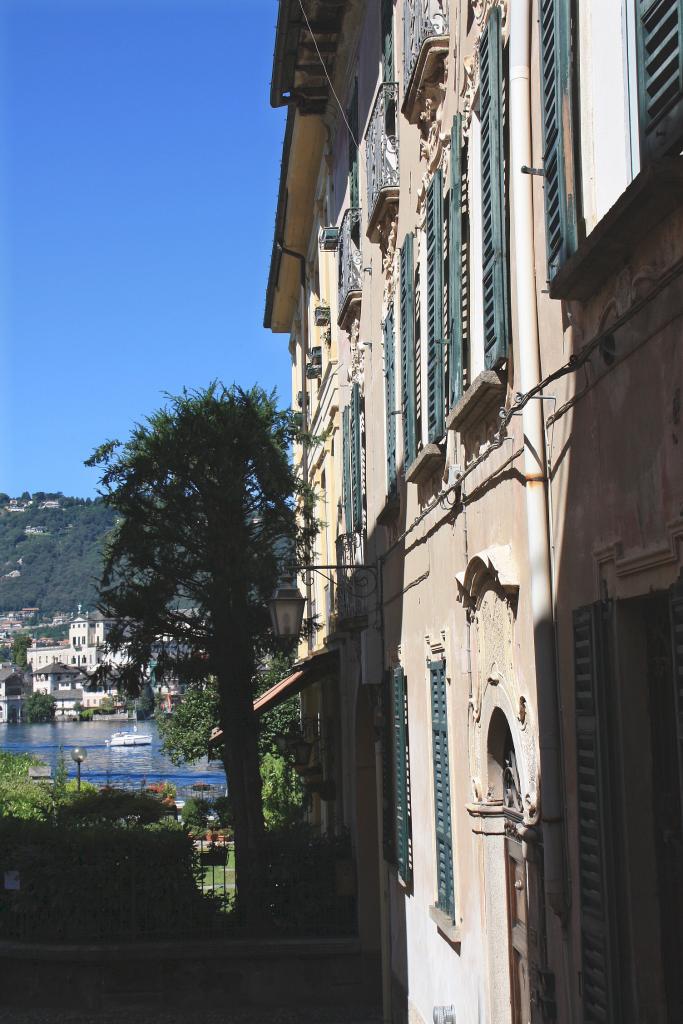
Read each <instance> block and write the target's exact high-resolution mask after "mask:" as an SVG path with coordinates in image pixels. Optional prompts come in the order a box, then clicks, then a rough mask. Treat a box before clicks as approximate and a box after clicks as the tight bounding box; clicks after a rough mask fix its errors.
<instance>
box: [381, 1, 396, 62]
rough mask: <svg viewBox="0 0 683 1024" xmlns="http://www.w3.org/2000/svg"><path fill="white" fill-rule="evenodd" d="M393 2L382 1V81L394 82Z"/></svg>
mask: <svg viewBox="0 0 683 1024" xmlns="http://www.w3.org/2000/svg"><path fill="white" fill-rule="evenodd" d="M393 18H394V0H382V80H383V81H384V82H393V80H394V25H393Z"/></svg>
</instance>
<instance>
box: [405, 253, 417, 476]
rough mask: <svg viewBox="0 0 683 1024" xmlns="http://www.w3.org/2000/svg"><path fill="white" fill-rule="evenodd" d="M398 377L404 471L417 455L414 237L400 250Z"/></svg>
mask: <svg viewBox="0 0 683 1024" xmlns="http://www.w3.org/2000/svg"><path fill="white" fill-rule="evenodd" d="M401 375H402V378H403V380H402V382H403V401H402V413H403V416H402V420H403V464H404V468H405V469H407V468H408V466H409V465H410V463H411V462H412V461H413V459H414V458H415V456H416V455H417V434H416V429H415V426H416V425H415V295H414V285H413V236H412V235H406V237H405V241H404V243H403V248H402V249H401Z"/></svg>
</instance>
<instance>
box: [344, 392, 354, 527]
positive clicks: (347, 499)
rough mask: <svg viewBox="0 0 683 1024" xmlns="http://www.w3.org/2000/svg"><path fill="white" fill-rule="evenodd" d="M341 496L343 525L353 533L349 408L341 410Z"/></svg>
mask: <svg viewBox="0 0 683 1024" xmlns="http://www.w3.org/2000/svg"><path fill="white" fill-rule="evenodd" d="M342 496H343V500H344V527H345V529H346V532H347V533H353V504H352V491H351V409H350V407H349V406H348V405H347V406H346V407H345V408H344V410H343V412H342Z"/></svg>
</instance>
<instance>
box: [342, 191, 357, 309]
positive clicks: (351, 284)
mask: <svg viewBox="0 0 683 1024" xmlns="http://www.w3.org/2000/svg"><path fill="white" fill-rule="evenodd" d="M337 252H338V256H339V294H338V298H339V313H340V315H342V314H343V313H344V312H345V309H344V307H345V304H346V301H347V299H348V298H349V295H351V293H352V292H360V290H361V252H360V210H359V209H352V210H347V211H346V213H345V214H344V216H343V217H342V222H341V225H340V228H339V245H338V249H337Z"/></svg>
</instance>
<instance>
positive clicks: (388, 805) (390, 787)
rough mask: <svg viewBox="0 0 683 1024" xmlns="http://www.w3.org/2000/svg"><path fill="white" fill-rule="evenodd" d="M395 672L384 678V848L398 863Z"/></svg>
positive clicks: (391, 860)
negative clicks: (395, 778)
mask: <svg viewBox="0 0 683 1024" xmlns="http://www.w3.org/2000/svg"><path fill="white" fill-rule="evenodd" d="M393 675H394V674H393V672H392V670H391V669H387V670H386V671H385V672H384V675H383V677H382V848H383V851H384V859H385V860H386V861H387V862H388V863H389V864H395V863H396V785H395V782H394V763H395V749H394V714H393V689H394V686H393V683H394V678H393Z"/></svg>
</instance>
